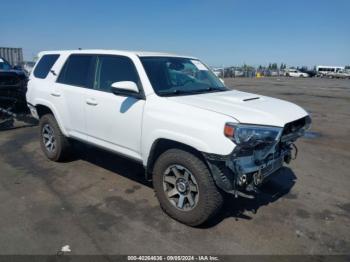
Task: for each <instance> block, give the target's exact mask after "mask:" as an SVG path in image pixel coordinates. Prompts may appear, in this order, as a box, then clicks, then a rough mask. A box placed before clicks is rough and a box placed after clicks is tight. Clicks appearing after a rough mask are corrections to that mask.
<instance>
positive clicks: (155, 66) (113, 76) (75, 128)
mask: <svg viewBox="0 0 350 262" xmlns="http://www.w3.org/2000/svg"><path fill="white" fill-rule="evenodd" d="M27 102H28V106H29V108H30V110H31V113H32V115H33V116H34V117H36V118H37V119H39V120H40V124H39V127H40V143H41V148H42V150H43V152H44V153H45V155H46V156H47V157H48V158H49V159H51V160H53V161H61V160H63V159H64V158H66V157H67V156H68V155H69V150H70V143H71V141H72V140H73V139H76V140H80V141H84V142H86V143H89V144H92V145H95V146H98V147H101V148H104V149H107V150H110V151H113V152H115V153H118V154H121V155H123V156H126V157H128V158H132V159H134V160H136V161H139V162H141V163H142V164H143V166H144V167H145V174H146V179H152V180H153V186H154V189H155V192H156V196H157V197H158V199H159V202H160V205H161V207H162V208H163V210H164V211H165V212H166V213H167V214H169V215H170V216H171V217H173V218H175V219H177V220H178V221H180V222H182V223H185V224H187V225H191V226H197V225H200V224H202V223H204V222H205V221H207V220H208V219H210V218H211V217H213V216H214V215H215V214H216V213H217V212H218V211H219V210H220V207H221V206H222V204H223V194H224V192H226V193H230V194H234V195H235V196H236V197H238V196H241V197H248V198H253V197H254V196H255V195H256V194H257V193H258V187H259V186H260V185H261V184H262V183H263V182H264V181H265V180H266V179H267V178H268V177H269V176H270V175H271V174H272V173H274V172H275V171H276V170H278V169H279V168H281V167H282V165H283V163H284V162H287V163H289V162H290V161H291V159H292V154H293V147H294V142H295V141H296V139H297V138H299V137H300V136H302V135H303V134H304V132H305V130H306V129H307V128H308V127H309V126H310V122H311V119H310V117H309V116H308V113H307V112H306V111H305V110H303V109H302V108H300V107H299V106H297V105H295V104H292V103H289V102H286V101H282V100H279V99H275V98H270V97H266V96H261V95H256V94H250V93H245V92H240V91H237V90H231V89H229V88H227V87H225V85H224V84H223V83H222V81H221V80H220V79H219V78H218V77H216V76H215V74H214V73H213V72H212V71H211V70H210V69H208V67H207V66H206V65H205V64H203V63H202V62H201V61H200V60H198V59H197V58H194V57H185V56H177V55H173V54H164V53H153V52H152V53H151V52H129V51H115V50H113V51H112V50H75V51H50V52H41V53H40V54H39V61H38V62H37V63H36V65H35V67H34V70H33V71H32V73H31V75H30V80H29V83H28V92H27Z"/></svg>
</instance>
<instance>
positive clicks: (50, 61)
mask: <svg viewBox="0 0 350 262" xmlns="http://www.w3.org/2000/svg"><path fill="white" fill-rule="evenodd" d="M58 57H59V55H54V54H52V55H43V56H42V57H41V59H40V61H39V62H38V64H37V66H36V67H35V69H34V76H35V77H36V78H41V79H44V78H46V77H47V75H48V74H49V72H50V70H51V68H52V66H53V65H54V64H55V63H56V61H57V59H58Z"/></svg>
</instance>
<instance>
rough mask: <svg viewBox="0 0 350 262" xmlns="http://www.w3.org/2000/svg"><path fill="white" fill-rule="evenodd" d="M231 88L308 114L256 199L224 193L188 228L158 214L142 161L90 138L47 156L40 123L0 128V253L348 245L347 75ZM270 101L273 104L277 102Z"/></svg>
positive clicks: (291, 249)
mask: <svg viewBox="0 0 350 262" xmlns="http://www.w3.org/2000/svg"><path fill="white" fill-rule="evenodd" d="M226 84H227V85H228V86H233V87H234V88H236V89H239V90H243V91H247V92H253V93H258V94H263V95H269V96H273V97H277V98H282V99H286V100H289V101H292V102H295V103H297V104H299V105H301V106H302V107H304V108H305V109H307V110H308V111H309V112H310V113H311V114H312V118H313V126H312V129H311V131H312V133H309V134H308V137H306V138H303V139H300V140H299V141H298V143H297V146H298V148H299V156H298V159H297V160H296V161H294V162H292V164H291V165H290V166H288V167H286V168H283V169H282V170H280V172H279V174H278V175H276V176H275V177H274V178H273V180H272V181H271V182H269V183H268V184H267V185H266V186H265V187H264V188H263V194H262V195H261V197H260V198H259V199H257V200H242V199H238V200H236V199H233V198H230V199H228V201H227V204H226V206H225V208H224V210H223V212H222V214H220V216H219V217H218V218H217V219H216V220H215V221H212V222H211V223H210V224H208V225H206V226H205V227H202V228H190V227H187V226H184V225H182V224H180V223H178V222H175V221H174V220H172V219H171V218H169V217H168V216H167V215H165V214H164V213H163V212H162V211H161V209H160V207H159V205H158V202H157V199H156V198H155V195H154V192H153V190H152V186H151V184H150V183H148V182H146V181H145V180H144V176H143V169H142V167H141V166H139V165H137V164H135V163H134V162H132V161H129V160H127V159H124V158H121V157H118V156H116V155H113V154H110V153H107V152H103V151H101V150H98V149H96V148H93V147H89V146H81V145H77V146H76V157H75V158H74V159H72V160H71V161H69V162H66V163H54V162H50V161H49V160H47V159H46V158H45V157H44V155H43V154H42V152H41V150H40V148H39V143H38V128H37V127H36V126H32V125H30V124H28V123H22V122H17V123H16V125H15V126H16V128H14V129H11V130H6V131H0V210H1V215H0V225H1V226H0V228H1V230H0V254H55V253H56V252H57V251H58V250H59V249H60V248H61V247H62V246H64V245H70V247H71V249H72V254H344V253H345V254H346V253H349V250H350V172H349V169H350V150H349V148H350V139H349V134H350V93H349V92H350V80H335V79H287V78H281V79H278V78H270V79H269V78H263V79H234V80H226ZM276 110H278V108H276Z"/></svg>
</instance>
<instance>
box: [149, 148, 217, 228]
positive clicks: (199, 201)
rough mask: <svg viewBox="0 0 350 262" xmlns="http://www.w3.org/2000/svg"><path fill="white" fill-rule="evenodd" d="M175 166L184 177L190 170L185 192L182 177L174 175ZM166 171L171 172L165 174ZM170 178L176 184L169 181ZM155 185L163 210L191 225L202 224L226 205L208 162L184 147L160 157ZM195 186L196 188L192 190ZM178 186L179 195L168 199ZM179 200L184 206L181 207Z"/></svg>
mask: <svg viewBox="0 0 350 262" xmlns="http://www.w3.org/2000/svg"><path fill="white" fill-rule="evenodd" d="M174 168H175V169H177V170H178V171H179V172H180V173H182V174H184V176H186V173H187V174H188V172H189V176H188V177H190V178H189V179H188V190H187V191H185V193H183V194H181V193H179V192H180V191H181V190H180V189H181V187H180V186H181V180H180V179H181V176H172V172H173V171H174ZM167 172H169V173H168V174H166V173H167ZM175 173H176V172H175ZM175 173H174V174H175ZM169 177H170V178H171V180H172V183H173V185H172V184H171V183H168V182H166V181H167V180H169ZM179 177H180V178H179ZM172 186H173V187H172ZM153 187H154V190H155V193H156V196H157V198H158V200H159V203H160V206H161V207H162V209H163V210H164V212H165V213H167V214H168V215H169V216H170V217H172V218H174V219H175V220H178V221H179V222H181V223H184V224H186V225H189V226H199V225H201V224H203V223H204V222H206V221H208V220H209V219H210V218H212V217H213V216H215V214H217V213H218V211H219V210H220V209H221V207H222V205H223V195H222V194H221V192H220V191H219V189H218V188H217V187H216V185H215V182H214V180H213V178H212V176H211V174H210V172H209V169H208V168H207V166H206V165H205V163H204V162H203V161H202V160H200V159H199V158H198V157H197V156H195V155H194V154H191V153H189V152H187V151H184V150H181V149H169V150H167V151H165V152H164V153H163V154H161V155H160V157H159V158H158V159H157V161H156V163H155V166H154V169H153ZM168 187H169V188H168ZM194 187H196V188H197V191H195V190H194V191H192V189H193V188H194ZM175 188H176V190H177V189H179V190H177V191H178V194H177V195H175V196H174V198H169V197H168V195H169V193H170V192H172V191H173V190H174V189H175ZM189 191H190V192H189ZM186 192H187V197H186V196H185V200H182V202H181V201H180V198H181V195H182V196H184V195H186ZM170 195H171V194H170ZM177 197H178V199H176V198H177ZM191 198H192V201H190V200H191ZM176 200H177V201H176ZM191 202H192V204H191ZM180 203H182V205H183V208H180V207H179V206H181V204H180Z"/></svg>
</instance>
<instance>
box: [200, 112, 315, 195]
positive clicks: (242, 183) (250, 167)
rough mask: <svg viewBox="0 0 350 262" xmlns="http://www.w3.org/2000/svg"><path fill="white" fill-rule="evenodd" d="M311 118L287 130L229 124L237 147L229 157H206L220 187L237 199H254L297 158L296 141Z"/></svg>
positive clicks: (300, 120) (232, 138) (291, 123)
mask: <svg viewBox="0 0 350 262" xmlns="http://www.w3.org/2000/svg"><path fill="white" fill-rule="evenodd" d="M310 124H311V119H310V117H309V116H306V117H304V118H301V119H298V120H296V121H293V122H290V123H287V124H286V125H285V126H284V128H277V127H264V126H253V125H237V124H232V125H231V124H228V125H227V126H226V127H225V135H226V136H227V137H229V138H230V139H231V140H232V141H233V142H234V143H236V145H237V146H236V147H235V149H234V150H233V152H232V153H231V154H230V155H228V156H218V155H213V154H205V157H206V159H207V162H208V165H209V167H210V169H211V171H212V174H213V177H214V180H215V182H216V184H217V186H218V187H220V188H221V189H222V190H224V191H225V192H228V193H231V194H234V195H235V196H236V197H238V196H242V197H246V198H254V195H255V194H256V193H258V192H259V189H258V188H259V186H261V185H262V184H263V182H265V181H266V180H267V178H268V177H269V176H270V175H271V174H273V173H274V172H276V171H277V170H278V169H280V168H281V167H282V166H283V163H287V164H288V163H290V161H291V160H292V159H295V158H296V155H297V148H296V146H295V144H294V142H295V141H296V140H297V139H298V138H299V137H301V136H303V135H304V133H305V131H306V130H307V129H308V128H309V127H310Z"/></svg>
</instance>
